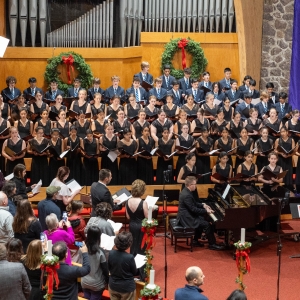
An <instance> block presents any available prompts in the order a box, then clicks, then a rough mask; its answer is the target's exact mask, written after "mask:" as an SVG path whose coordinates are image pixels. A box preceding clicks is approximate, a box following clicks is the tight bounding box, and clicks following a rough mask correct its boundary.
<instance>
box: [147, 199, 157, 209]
mask: <svg viewBox="0 0 300 300" xmlns="http://www.w3.org/2000/svg"><path fill="white" fill-rule="evenodd" d="M158 199H159V197H153V196H147V197H146V199H145V202H146V203H147V205H148V208H149V207H150V206H151V207H152V209H153V207H154V205H155V203H156V202H157V200H158Z"/></svg>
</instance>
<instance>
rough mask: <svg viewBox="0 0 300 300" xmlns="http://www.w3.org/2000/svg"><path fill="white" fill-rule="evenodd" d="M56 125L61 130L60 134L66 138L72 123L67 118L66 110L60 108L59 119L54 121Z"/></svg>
mask: <svg viewBox="0 0 300 300" xmlns="http://www.w3.org/2000/svg"><path fill="white" fill-rule="evenodd" d="M54 127H55V128H57V129H58V130H59V133H60V135H61V136H62V137H63V138H66V137H68V136H69V134H70V127H71V123H70V122H68V121H67V119H66V112H65V111H64V110H62V109H61V110H60V111H59V113H58V120H57V122H56V123H54Z"/></svg>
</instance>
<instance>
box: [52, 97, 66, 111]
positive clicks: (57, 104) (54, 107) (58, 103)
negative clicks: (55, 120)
mask: <svg viewBox="0 0 300 300" xmlns="http://www.w3.org/2000/svg"><path fill="white" fill-rule="evenodd" d="M62 102H63V96H62V95H61V94H56V96H55V104H54V105H51V106H50V111H53V112H54V113H56V114H57V115H58V114H59V111H60V110H64V111H65V112H67V111H68V109H67V107H66V106H65V105H62Z"/></svg>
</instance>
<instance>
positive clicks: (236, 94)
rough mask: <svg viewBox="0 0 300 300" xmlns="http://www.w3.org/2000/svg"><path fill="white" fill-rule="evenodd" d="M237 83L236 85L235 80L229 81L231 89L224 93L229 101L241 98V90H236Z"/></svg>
mask: <svg viewBox="0 0 300 300" xmlns="http://www.w3.org/2000/svg"><path fill="white" fill-rule="evenodd" d="M237 85H238V84H237V81H236V80H232V81H231V89H230V90H228V91H227V92H226V93H225V94H226V96H227V98H228V99H229V100H230V102H233V101H235V100H237V99H241V98H242V97H243V96H242V92H240V91H238V90H237Z"/></svg>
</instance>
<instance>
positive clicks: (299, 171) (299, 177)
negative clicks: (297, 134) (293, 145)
mask: <svg viewBox="0 0 300 300" xmlns="http://www.w3.org/2000/svg"><path fill="white" fill-rule="evenodd" d="M297 146H298V148H297V151H296V153H295V155H297V156H298V160H297V168H296V192H297V194H299V193H300V158H299V156H300V140H298V142H297Z"/></svg>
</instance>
